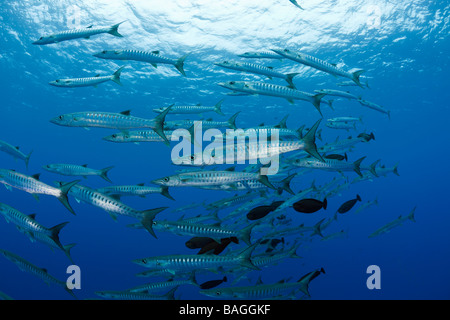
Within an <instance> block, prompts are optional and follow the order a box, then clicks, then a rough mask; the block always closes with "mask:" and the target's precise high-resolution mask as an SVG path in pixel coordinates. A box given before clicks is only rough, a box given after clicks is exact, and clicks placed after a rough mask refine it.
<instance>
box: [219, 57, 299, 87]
mask: <svg viewBox="0 0 450 320" xmlns="http://www.w3.org/2000/svg"><path fill="white" fill-rule="evenodd" d="M214 64H215V65H216V66H220V67H223V68H226V69H231V70H237V71H244V72H250V73H255V74H260V75H263V76H266V77H268V78H269V79H272V78H280V79H283V80H285V81H286V82H287V83H288V84H289V86H291V87H292V88H295V85H294V82H293V81H292V79H293V78H294V77H295V76H296V75H298V74H299V73H288V74H284V73H281V72H277V71H275V70H274V69H273V67H265V66H261V65H258V64H253V63H247V62H235V61H223V62H217V63H214Z"/></svg>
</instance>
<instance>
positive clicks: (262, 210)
mask: <svg viewBox="0 0 450 320" xmlns="http://www.w3.org/2000/svg"><path fill="white" fill-rule="evenodd" d="M283 202H284V201H274V202H272V204H271V205H268V206H259V207H256V208H253V209H252V210H250V212H249V213H247V219H248V220H258V219H261V218H264V217H265V216H267V215H268V214H269V213H270V212H272V211H274V210H275V209H276V208H278V207H279V206H280V205H281V204H282V203H283Z"/></svg>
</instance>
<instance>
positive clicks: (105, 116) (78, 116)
mask: <svg viewBox="0 0 450 320" xmlns="http://www.w3.org/2000/svg"><path fill="white" fill-rule="evenodd" d="M169 111H170V108H168V109H167V110H166V111H164V112H163V113H161V114H160V115H158V116H157V117H156V118H154V119H143V118H137V117H133V116H131V115H130V110H127V111H123V112H121V113H112V112H101V111H86V112H75V113H68V114H64V115H60V116H59V117H56V118H53V119H51V120H50V122H51V123H54V124H56V125H59V126H64V127H84V128H89V127H97V128H108V129H117V130H122V131H125V130H128V129H138V128H151V129H153V130H154V131H155V132H156V133H157V134H158V135H159V136H160V137H162V138H163V139H164V142H165V143H166V144H167V145H169V140H168V139H167V137H166V136H165V134H164V130H163V124H164V119H165V117H166V115H167V113H168V112H169Z"/></svg>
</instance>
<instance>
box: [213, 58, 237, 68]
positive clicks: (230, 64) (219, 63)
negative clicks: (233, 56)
mask: <svg viewBox="0 0 450 320" xmlns="http://www.w3.org/2000/svg"><path fill="white" fill-rule="evenodd" d="M214 64H215V65H216V66H220V67H229V66H232V65H234V64H233V63H231V62H229V61H226V60H225V61H222V62H215V63H214Z"/></svg>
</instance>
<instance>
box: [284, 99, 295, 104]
mask: <svg viewBox="0 0 450 320" xmlns="http://www.w3.org/2000/svg"><path fill="white" fill-rule="evenodd" d="M286 100H287V101H288V102H289V103H290V104H294V99H290V98H286Z"/></svg>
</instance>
